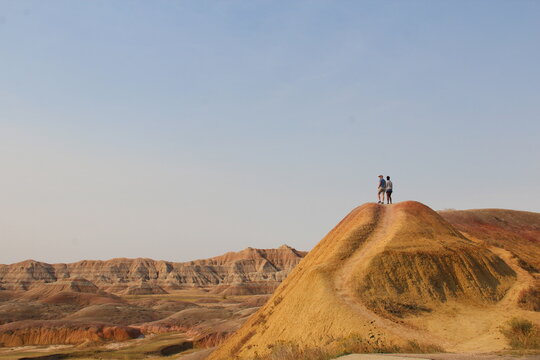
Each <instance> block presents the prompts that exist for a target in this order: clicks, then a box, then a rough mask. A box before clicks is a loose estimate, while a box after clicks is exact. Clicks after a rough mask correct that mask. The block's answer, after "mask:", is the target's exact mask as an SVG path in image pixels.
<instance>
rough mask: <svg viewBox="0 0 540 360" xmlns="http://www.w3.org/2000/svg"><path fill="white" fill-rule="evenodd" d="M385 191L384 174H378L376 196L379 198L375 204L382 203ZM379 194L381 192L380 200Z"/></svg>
mask: <svg viewBox="0 0 540 360" xmlns="http://www.w3.org/2000/svg"><path fill="white" fill-rule="evenodd" d="M385 191H386V180H384V176H382V175H379V186H378V187H377V198H378V199H379V202H378V203H377V204H384V192H385ZM381 194H382V200H381Z"/></svg>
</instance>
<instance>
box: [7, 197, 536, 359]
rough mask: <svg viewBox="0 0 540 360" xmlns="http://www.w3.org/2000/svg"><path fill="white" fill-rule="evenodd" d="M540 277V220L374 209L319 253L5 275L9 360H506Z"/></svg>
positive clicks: (407, 206) (284, 251)
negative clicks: (399, 358)
mask: <svg viewBox="0 0 540 360" xmlns="http://www.w3.org/2000/svg"><path fill="white" fill-rule="evenodd" d="M304 257H305V258H304ZM302 259H303V260H302ZM297 265H298V266H297ZM538 269H540V214H538V213H530V212H522V211H512V210H500V209H483V210H464V211H461V210H446V211H440V212H438V213H437V212H435V211H433V210H431V209H430V208H428V207H426V206H424V205H422V204H420V203H417V202H403V203H399V204H395V205H391V206H381V205H376V204H365V205H362V206H360V207H358V208H356V209H354V210H353V211H352V212H351V213H350V214H349V215H348V216H347V217H345V218H344V219H343V220H342V221H341V222H340V223H339V224H338V225H337V226H336V227H335V228H334V229H333V230H332V231H331V232H330V233H329V234H328V235H327V236H326V237H325V238H324V239H323V240H321V242H320V243H319V244H318V245H317V246H316V247H315V248H314V249H313V250H311V251H310V252H309V254H307V256H306V253H305V252H301V251H297V250H295V249H293V248H291V247H288V246H282V247H280V248H278V249H262V250H261V249H252V248H248V249H245V250H243V251H240V252H236V253H233V252H231V253H227V254H224V255H222V256H218V257H215V258H210V259H205V260H196V261H191V262H187V263H172V262H166V261H155V260H151V259H113V260H108V261H90V260H88V261H80V262H77V263H72V264H46V263H42V262H38V261H33V260H28V261H24V262H21V263H17V264H11V265H0V359H22V358H36V357H39V356H41V357H43V356H50V355H54V356H53V357H48V358H49V359H55V358H56V359H62V358H72V359H159V358H170V356H173V357H177V358H179V359H186V360H189V359H192V360H193V359H203V358H206V357H208V359H209V360H218V359H224V360H225V359H267V358H268V359H278V358H280V359H292V358H295V357H296V358H306V359H330V358H333V357H335V356H337V355H340V354H346V353H352V352H400V353H403V352H407V353H418V352H423V353H441V352H447V353H449V354H453V353H456V354H471V353H494V352H495V353H499V354H500V353H501V352H503V353H504V352H505V351H506V352H507V351H511V350H510V349H511V347H512V345H511V344H510V342H511V338H510V336H505V335H504V334H503V332H502V331H501V330H503V328H504V327H505V326H506V324H509V323H510V322H511V321H512V320H513V319H526V320H528V321H531V322H532V323H533V324H534V325H535V326H536V327H538V326H539V325H540V314H539V312H538V311H540V295H539V294H540V285H539V284H540V277H539V274H538ZM280 284H281V285H280ZM276 288H277V290H276ZM533 335H534V336H538V334H533ZM531 347H534V346H531ZM522 351H525V353H524V354H529V356H535V355H534V354H535V352H534V351H535V350H523V349H522ZM531 351H532V353H531ZM531 354H533V355H531ZM334 355H335V356H334ZM449 356H450V355H449Z"/></svg>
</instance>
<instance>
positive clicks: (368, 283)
mask: <svg viewBox="0 0 540 360" xmlns="http://www.w3.org/2000/svg"><path fill="white" fill-rule="evenodd" d="M532 281H534V279H532V277H531V275H530V274H529V273H528V272H527V271H525V270H523V269H522V268H520V267H519V266H517V262H516V261H515V259H514V258H513V257H512V255H511V254H510V253H509V252H507V251H505V250H503V249H500V248H497V249H495V248H491V247H490V246H488V245H486V244H485V243H483V242H481V241H478V240H475V239H472V238H467V237H466V236H464V235H463V234H462V233H460V232H459V231H458V230H456V229H455V228H454V227H453V226H452V225H450V223H448V222H447V221H446V220H445V219H443V217H441V216H440V215H439V214H438V213H436V212H435V211H433V210H432V209H430V208H429V207H427V206H425V205H423V204H421V203H418V202H414V201H407V202H402V203H398V204H394V205H377V204H373V203H368V204H364V205H362V206H360V207H358V208H356V209H354V210H353V211H352V212H351V213H350V214H348V215H347V216H346V217H345V218H344V219H343V220H342V221H341V222H340V223H339V224H338V225H337V226H336V227H335V228H334V229H332V230H331V231H330V233H328V235H326V237H324V238H323V239H322V240H321V241H320V242H319V244H317V246H316V247H315V248H314V249H313V250H312V251H310V252H309V253H308V255H307V256H306V257H305V258H304V259H303V260H302V261H301V262H300V263H299V264H298V266H297V267H296V268H295V269H294V270H293V271H292V272H291V274H290V275H289V276H288V277H287V278H286V279H285V281H284V282H283V283H282V284H281V285H280V286H279V288H278V289H277V290H276V292H275V293H274V294H273V296H272V297H271V298H270V300H269V301H268V302H267V303H266V304H265V305H264V306H263V307H262V308H261V309H260V310H259V311H258V312H257V313H255V314H254V315H253V316H252V317H251V318H250V319H249V320H248V321H247V322H246V323H245V324H244V325H243V326H242V327H241V328H240V329H239V330H238V331H237V332H236V333H235V334H234V335H233V336H231V337H230V338H229V339H228V340H227V341H225V342H224V343H223V344H222V345H221V346H220V347H219V348H218V349H217V350H216V351H214V352H213V353H212V354H211V355H210V357H209V360H221V359H223V360H225V359H252V358H255V357H257V356H264V355H266V354H269V353H271V352H272V349H273V348H275V347H276V346H279V345H280V344H284V343H285V344H286V343H290V344H294V346H297V347H300V348H305V349H309V348H318V349H324V348H330V347H331V346H334V345H335V344H336V343H339V342H343V341H346V339H349V338H351V337H352V336H353V337H355V338H356V339H361V341H363V342H365V343H366V344H368V345H369V346H372V348H374V349H376V348H385V347H386V348H388V347H393V348H399V347H400V346H405V345H406V344H409V345H410V344H425V345H426V346H433V347H437V348H439V349H444V350H447V351H468V350H473V349H474V350H478V349H485V350H497V349H499V348H502V347H503V346H504V343H503V340H500V338H501V336H499V333H498V330H497V327H498V326H500V325H501V324H502V323H503V322H504V321H507V320H508V319H509V317H511V316H512V315H513V314H515V313H516V312H519V311H522V310H520V309H518V308H517V306H515V304H514V303H515V298H516V296H517V295H516V294H517V293H519V291H521V290H522V289H523V288H524V287H526V286H529V285H530V283H531V282H532ZM535 316H537V315H535Z"/></svg>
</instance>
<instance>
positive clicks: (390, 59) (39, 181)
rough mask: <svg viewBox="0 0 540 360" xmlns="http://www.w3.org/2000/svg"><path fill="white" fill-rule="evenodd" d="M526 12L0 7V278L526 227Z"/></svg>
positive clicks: (531, 50)
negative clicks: (380, 181) (506, 223)
mask: <svg viewBox="0 0 540 360" xmlns="http://www.w3.org/2000/svg"><path fill="white" fill-rule="evenodd" d="M539 19H540V1H492V0H489V1H468V0H467V1H462V2H459V1H446V2H445V1H428V0H426V1H357V0H354V1H337V0H332V1H330V0H328V1H315V0H309V1H249V0H245V1H225V0H223V1H201V0H195V1H172V0H170V1H156V0H153V1H118V0H116V1H96V0H94V1H76V0H66V1H53V0H50V1H43V0H37V1H21V0H11V1H6V0H0V166H1V173H0V231H1V233H0V239H1V240H0V241H1V251H0V262H1V263H12V262H17V261H21V260H23V259H27V258H33V259H36V260H42V261H47V262H60V261H62V262H63V261H76V260H80V259H96V258H97V259H108V258H112V257H151V258H156V259H166V260H173V261H185V260H192V259H196V258H204V257H209V256H213V255H218V254H221V253H223V252H226V251H231V250H240V249H243V248H245V247H247V246H252V247H262V248H271V247H277V246H279V245H281V244H283V243H286V244H289V245H291V246H294V247H296V248H299V249H302V250H308V249H311V248H312V247H313V246H314V245H315V244H316V243H317V242H318V241H319V240H320V239H321V238H322V237H323V236H324V235H325V234H326V233H327V232H328V231H329V230H330V229H331V228H332V227H333V226H334V225H335V224H336V223H337V222H338V221H339V220H340V219H341V218H342V217H344V216H345V215H346V214H347V213H348V212H349V211H350V210H351V209H352V208H354V207H355V206H357V205H360V204H362V203H365V202H369V201H376V183H377V175H379V173H383V174H385V175H390V176H392V177H393V180H394V187H395V192H394V198H395V200H396V201H401V200H418V201H422V202H424V203H425V204H427V205H429V206H431V207H432V208H434V209H444V208H458V209H467V208H485V207H499V208H511V209H520V210H530V211H540V186H538V183H539V180H538V179H539V178H540V150H539V149H540V146H539V131H540V121H539V120H540V65H539V64H540V21H539Z"/></svg>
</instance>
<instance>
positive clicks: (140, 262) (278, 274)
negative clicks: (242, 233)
mask: <svg viewBox="0 0 540 360" xmlns="http://www.w3.org/2000/svg"><path fill="white" fill-rule="evenodd" d="M305 254H306V253H305V252H302V251H297V250H295V249H293V248H291V247H289V246H286V245H283V246H281V247H280V248H278V249H253V248H247V249H245V250H243V251H240V252H229V253H226V254H224V255H221V256H217V257H214V258H210V259H204V260H196V261H190V262H186V263H174V262H168V261H156V260H151V259H142V258H139V259H112V260H107V261H97V260H84V261H79V262H76V263H71V264H47V263H43V262H39V261H34V260H27V261H23V262H20V263H16V264H11V265H0V290H1V289H4V290H17V291H34V293H36V294H42V296H44V295H47V296H50V295H53V293H58V292H62V291H71V292H78V293H81V292H82V293H97V292H98V291H104V292H108V293H114V294H127V295H140V294H163V293H166V292H167V291H169V290H176V289H181V288H186V287H207V286H217V287H216V288H215V289H214V292H225V293H227V294H236V293H238V294H253V293H265V294H269V293H272V292H273V291H274V290H275V288H276V287H277V285H278V284H279V283H280V282H281V281H282V280H283V279H284V278H285V277H286V276H287V275H288V273H289V272H290V271H291V270H292V269H293V268H294V267H295V266H296V264H298V262H299V261H300V260H301V259H302V258H303V257H304V256H305ZM218 285H219V286H218Z"/></svg>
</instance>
